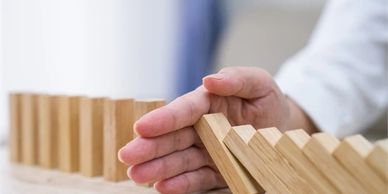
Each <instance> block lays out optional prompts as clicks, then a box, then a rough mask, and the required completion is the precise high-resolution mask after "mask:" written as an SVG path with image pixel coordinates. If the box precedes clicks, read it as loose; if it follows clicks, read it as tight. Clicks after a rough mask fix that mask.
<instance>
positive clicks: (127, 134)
mask: <svg viewBox="0 0 388 194" xmlns="http://www.w3.org/2000/svg"><path fill="white" fill-rule="evenodd" d="M133 108H134V100H133V99H126V100H106V101H105V103H104V153H103V155H104V160H103V161H104V167H103V176H104V178H105V179H106V180H109V181H122V180H126V179H128V176H127V173H126V172H127V166H125V165H124V164H122V163H121V162H120V161H119V160H118V157H117V152H118V151H119V149H120V148H121V147H123V146H124V145H125V144H126V143H128V142H129V141H130V140H132V138H133V137H132V136H133V123H134V117H133Z"/></svg>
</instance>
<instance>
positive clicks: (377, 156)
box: [366, 139, 388, 184]
mask: <svg viewBox="0 0 388 194" xmlns="http://www.w3.org/2000/svg"><path fill="white" fill-rule="evenodd" d="M366 160H367V163H368V164H369V165H370V166H371V167H372V168H373V169H374V170H375V171H376V172H377V173H378V174H379V175H380V177H382V178H383V179H384V180H385V184H387V183H388V139H384V140H380V141H378V142H376V143H375V145H374V148H373V149H372V151H371V152H370V153H369V155H368V157H367V159H366Z"/></svg>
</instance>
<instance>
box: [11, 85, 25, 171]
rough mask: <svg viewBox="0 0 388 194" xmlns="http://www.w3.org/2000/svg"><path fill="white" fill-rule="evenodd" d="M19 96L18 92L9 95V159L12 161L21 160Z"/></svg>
mask: <svg viewBox="0 0 388 194" xmlns="http://www.w3.org/2000/svg"><path fill="white" fill-rule="evenodd" d="M21 96H22V95H21V94H19V93H12V94H10V95H9V105H10V106H9V108H10V109H9V111H10V112H9V115H10V122H9V123H10V128H11V130H10V159H11V162H14V163H16V162H21V161H22V129H21V122H22V121H21V119H22V117H21V114H22V112H21Z"/></svg>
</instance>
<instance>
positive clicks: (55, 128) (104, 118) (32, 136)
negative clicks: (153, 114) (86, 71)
mask: <svg viewBox="0 0 388 194" xmlns="http://www.w3.org/2000/svg"><path fill="white" fill-rule="evenodd" d="M164 104H165V102H164V101H163V100H159V99H155V100H135V99H118V100H113V99H108V98H88V97H81V96H59V95H42V94H30V93H13V94H10V125H11V133H10V136H11V137H10V147H11V151H10V153H11V161H12V162H14V163H22V164H26V165H37V166H41V167H44V168H48V169H59V170H61V171H64V172H80V174H82V175H85V176H89V177H94V176H103V177H104V178H105V179H106V180H109V181H121V180H125V179H127V175H126V168H127V167H126V166H125V165H123V164H122V163H120V162H119V161H118V159H117V152H118V150H119V149H120V148H121V147H122V146H124V145H125V144H126V143H127V142H129V141H130V140H132V139H133V138H134V137H135V136H136V134H135V133H134V131H133V124H134V122H135V121H136V120H137V119H138V118H140V117H141V116H142V115H144V114H145V113H147V112H149V111H151V110H153V109H155V108H158V107H161V106H163V105H164Z"/></svg>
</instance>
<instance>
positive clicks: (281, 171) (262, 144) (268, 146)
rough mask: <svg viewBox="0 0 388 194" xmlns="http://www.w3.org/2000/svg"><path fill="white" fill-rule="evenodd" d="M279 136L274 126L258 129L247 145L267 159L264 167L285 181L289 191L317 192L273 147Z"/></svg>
mask: <svg viewBox="0 0 388 194" xmlns="http://www.w3.org/2000/svg"><path fill="white" fill-rule="evenodd" d="M281 136H282V133H281V132H280V131H279V130H278V129H276V128H265V129H259V130H257V132H256V134H255V135H254V136H253V137H252V138H251V140H249V142H248V145H249V147H250V148H251V149H252V150H253V151H254V152H255V153H256V154H257V155H258V156H259V157H261V158H262V159H263V160H265V161H267V166H266V167H267V168H270V169H271V171H272V172H273V173H274V174H275V175H276V176H277V177H278V178H279V179H280V180H281V181H282V182H284V183H286V186H287V188H288V190H289V193H295V194H296V193H317V192H316V191H315V190H314V189H313V188H312V187H311V185H310V184H309V183H308V182H307V181H306V180H304V179H303V177H302V176H300V174H298V173H297V171H295V169H294V168H292V167H291V165H290V163H289V162H288V161H287V160H286V159H285V158H284V156H283V155H282V154H281V153H280V152H278V151H277V150H276V149H275V145H276V143H277V142H278V141H279V139H280V138H281Z"/></svg>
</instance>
